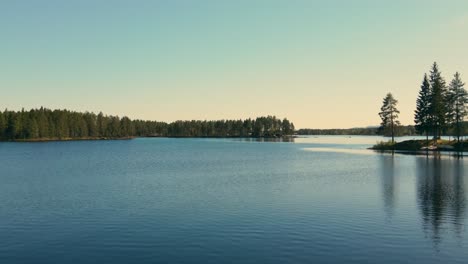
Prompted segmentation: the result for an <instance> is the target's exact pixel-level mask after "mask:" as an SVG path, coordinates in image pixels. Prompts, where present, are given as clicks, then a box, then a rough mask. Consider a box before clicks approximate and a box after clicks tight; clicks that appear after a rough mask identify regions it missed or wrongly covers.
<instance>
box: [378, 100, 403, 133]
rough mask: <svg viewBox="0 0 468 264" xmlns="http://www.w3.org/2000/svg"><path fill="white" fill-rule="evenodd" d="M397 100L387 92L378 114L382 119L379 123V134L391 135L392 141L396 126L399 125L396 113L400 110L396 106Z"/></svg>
mask: <svg viewBox="0 0 468 264" xmlns="http://www.w3.org/2000/svg"><path fill="white" fill-rule="evenodd" d="M397 103H398V101H397V100H396V99H395V98H394V97H393V95H392V94H391V93H388V94H387V95H386V96H385V98H384V99H383V102H382V107H381V108H380V113H379V116H380V118H381V119H382V123H381V124H380V131H381V134H383V135H385V136H391V137H392V142H394V138H395V131H396V128H397V127H398V126H399V125H400V122H399V121H398V114H399V113H400V111H398V109H397V108H396V105H397Z"/></svg>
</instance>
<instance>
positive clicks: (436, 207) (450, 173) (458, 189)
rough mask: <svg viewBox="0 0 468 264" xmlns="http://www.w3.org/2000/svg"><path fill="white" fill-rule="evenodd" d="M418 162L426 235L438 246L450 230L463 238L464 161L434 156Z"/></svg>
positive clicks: (418, 192) (420, 206)
mask: <svg viewBox="0 0 468 264" xmlns="http://www.w3.org/2000/svg"><path fill="white" fill-rule="evenodd" d="M416 162H417V164H416V165H417V166H416V167H417V201H418V207H419V209H420V211H421V216H422V222H423V229H424V231H425V233H426V235H428V236H429V237H430V238H432V239H433V241H434V243H435V244H436V245H437V244H439V242H440V240H441V239H442V235H443V234H444V233H446V231H449V230H450V229H451V230H453V231H454V232H455V234H456V235H457V236H461V234H462V231H463V221H464V217H465V207H466V202H465V190H464V181H463V177H464V172H463V161H462V160H459V159H455V160H449V159H441V158H439V157H434V158H427V159H426V158H418V159H416Z"/></svg>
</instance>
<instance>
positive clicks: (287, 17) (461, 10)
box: [0, 0, 468, 128]
mask: <svg viewBox="0 0 468 264" xmlns="http://www.w3.org/2000/svg"><path fill="white" fill-rule="evenodd" d="M434 61H437V62H438V64H439V66H440V69H441V71H442V74H443V76H444V77H445V78H446V80H447V81H450V79H451V78H452V76H453V74H454V73H455V72H456V71H459V72H460V74H461V77H462V79H463V80H465V81H466V82H468V1H466V0H446V1H440V0H413V1H411V0H394V1H384V0H354V1H348V0H341V1H339V0H327V1H314V0H303V1H299V0H282V1H280V0H268V1H267V0H264V1H262V0H236V1H232V0H197V1H195V0H185V1H182V0H160V1H158V0H152V1H142V0H141V1H140V0H134V1H129V0H127V1H124V0H112V1H110V0H108V1H105V0H100V1H97V0H76V1H72V0H69V1H64V0H29V1H24V0H15V1H11V0H0V107H1V109H4V108H8V109H11V110H20V109H21V108H23V107H24V108H25V109H30V108H37V107H41V106H44V107H47V108H52V109H56V108H60V109H63V108H66V109H70V110H76V111H93V112H99V111H102V112H104V113H106V114H112V115H119V116H124V115H125V116H129V117H130V118H139V119H148V120H158V121H167V122H170V121H175V120H192V119H197V120H205V119H208V120H212V119H244V118H249V117H252V118H253V117H257V116H262V115H276V116H277V117H281V118H283V117H287V118H288V119H289V120H291V121H293V122H294V124H295V125H296V128H351V127H365V126H371V125H378V124H379V123H380V119H379V116H378V112H379V110H380V106H381V103H382V99H383V97H384V96H385V95H386V94H387V93H388V92H391V93H393V95H394V96H395V97H396V98H397V99H398V100H399V105H398V106H399V109H400V112H401V114H400V121H401V123H402V124H413V116H414V108H415V101H416V97H417V94H418V91H419V87H420V84H421V81H422V78H423V75H424V73H425V72H428V71H429V69H430V67H431V65H432V63H433V62H434Z"/></svg>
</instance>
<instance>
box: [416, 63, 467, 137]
mask: <svg viewBox="0 0 468 264" xmlns="http://www.w3.org/2000/svg"><path fill="white" fill-rule="evenodd" d="M464 86H465V84H464V83H463V81H462V80H461V77H460V74H459V73H458V72H456V73H455V74H454V76H453V79H452V80H451V82H450V83H449V84H448V85H447V84H446V82H445V79H444V78H443V77H442V73H441V72H440V70H439V67H438V66H437V63H435V62H434V64H433V65H432V68H431V71H430V73H429V75H427V74H425V75H424V78H423V81H422V84H421V88H420V91H419V95H418V99H417V101H416V110H415V115H414V122H415V124H416V126H415V127H416V130H417V131H418V132H419V133H420V134H425V135H426V137H429V135H431V136H432V137H433V139H434V140H436V139H438V138H440V136H441V135H443V134H447V132H448V131H449V130H452V133H454V134H455V136H456V137H457V141H460V137H461V136H462V135H463V133H464V127H463V124H464V120H465V117H466V116H467V106H468V93H467V91H466V90H465V87H464Z"/></svg>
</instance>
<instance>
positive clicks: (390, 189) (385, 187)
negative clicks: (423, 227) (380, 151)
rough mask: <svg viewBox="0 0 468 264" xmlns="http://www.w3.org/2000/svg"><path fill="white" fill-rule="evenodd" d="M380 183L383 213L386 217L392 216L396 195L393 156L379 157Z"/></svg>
mask: <svg viewBox="0 0 468 264" xmlns="http://www.w3.org/2000/svg"><path fill="white" fill-rule="evenodd" d="M381 160H382V163H381V170H380V171H381V182H382V194H383V203H384V208H385V212H386V213H387V216H388V217H390V218H391V217H392V216H393V211H394V207H395V193H396V190H395V189H396V187H395V186H396V182H395V181H396V180H395V157H394V156H393V155H382V156H381Z"/></svg>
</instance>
